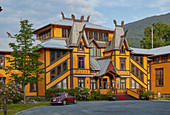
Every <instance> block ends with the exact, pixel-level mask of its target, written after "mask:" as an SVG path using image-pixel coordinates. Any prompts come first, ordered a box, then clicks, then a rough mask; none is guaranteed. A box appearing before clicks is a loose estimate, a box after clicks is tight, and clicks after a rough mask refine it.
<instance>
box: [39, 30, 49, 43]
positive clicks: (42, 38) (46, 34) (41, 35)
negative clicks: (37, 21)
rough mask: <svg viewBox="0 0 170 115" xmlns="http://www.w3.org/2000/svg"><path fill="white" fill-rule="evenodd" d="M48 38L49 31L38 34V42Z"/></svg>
mask: <svg viewBox="0 0 170 115" xmlns="http://www.w3.org/2000/svg"><path fill="white" fill-rule="evenodd" d="M50 37H51V29H49V30H46V31H44V32H41V33H39V39H40V40H46V39H47V38H50Z"/></svg>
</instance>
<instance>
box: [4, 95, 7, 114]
mask: <svg viewBox="0 0 170 115" xmlns="http://www.w3.org/2000/svg"><path fill="white" fill-rule="evenodd" d="M3 109H4V115H6V113H7V107H6V96H4V108H3Z"/></svg>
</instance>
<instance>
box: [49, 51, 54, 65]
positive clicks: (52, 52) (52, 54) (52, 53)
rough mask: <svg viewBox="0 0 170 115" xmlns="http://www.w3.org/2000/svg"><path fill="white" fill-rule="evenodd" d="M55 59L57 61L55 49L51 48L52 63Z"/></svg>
mask: <svg viewBox="0 0 170 115" xmlns="http://www.w3.org/2000/svg"><path fill="white" fill-rule="evenodd" d="M53 61H55V51H54V50H51V51H50V63H52V62H53Z"/></svg>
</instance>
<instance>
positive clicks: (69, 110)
mask: <svg viewBox="0 0 170 115" xmlns="http://www.w3.org/2000/svg"><path fill="white" fill-rule="evenodd" d="M17 115H170V101H138V100H132V101H129V100H128V101H100V102H80V103H78V104H69V105H66V106H62V105H56V106H51V105H48V106H40V107H35V108H31V109H27V110H24V111H22V112H20V113H18V114H17Z"/></svg>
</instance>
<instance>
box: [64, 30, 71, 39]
mask: <svg viewBox="0 0 170 115" xmlns="http://www.w3.org/2000/svg"><path fill="white" fill-rule="evenodd" d="M70 31H71V29H67V28H62V37H63V38H68V37H69V36H70Z"/></svg>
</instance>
